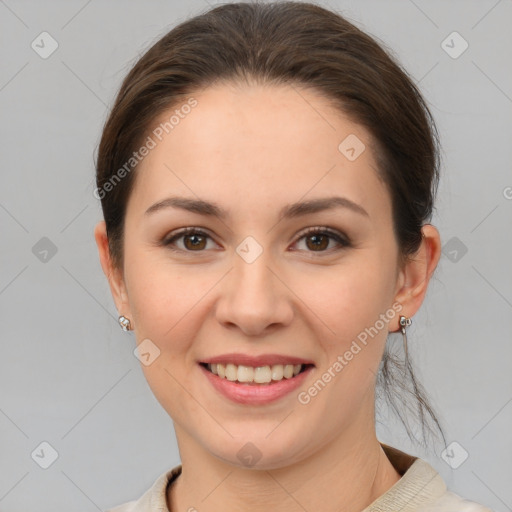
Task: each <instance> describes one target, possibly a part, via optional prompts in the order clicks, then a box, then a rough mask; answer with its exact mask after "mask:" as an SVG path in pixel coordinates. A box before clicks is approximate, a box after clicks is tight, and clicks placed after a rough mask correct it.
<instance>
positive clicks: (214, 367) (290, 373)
mask: <svg viewBox="0 0 512 512" xmlns="http://www.w3.org/2000/svg"><path fill="white" fill-rule="evenodd" d="M199 364H200V365H201V366H202V367H203V368H205V369H206V370H208V371H209V372H211V373H213V374H214V375H217V377H219V378H221V379H225V380H229V381H231V382H235V383H237V384H246V385H261V384H267V385H268V384H274V383H277V382H281V381H283V380H289V379H293V378H294V377H296V376H297V375H299V374H301V373H304V372H305V371H307V370H308V369H309V368H312V367H313V366H314V365H313V364H295V365H294V364H275V365H268V366H258V367H252V366H243V365H235V364H231V363H228V364H220V363H218V364H210V363H199Z"/></svg>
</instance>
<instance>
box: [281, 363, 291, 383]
mask: <svg viewBox="0 0 512 512" xmlns="http://www.w3.org/2000/svg"><path fill="white" fill-rule="evenodd" d="M283 375H284V378H285V379H291V378H292V377H293V364H287V365H285V367H284V372H283Z"/></svg>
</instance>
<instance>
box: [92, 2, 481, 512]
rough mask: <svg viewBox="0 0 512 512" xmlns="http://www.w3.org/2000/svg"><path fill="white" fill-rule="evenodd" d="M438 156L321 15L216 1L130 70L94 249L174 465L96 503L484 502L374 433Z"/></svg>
mask: <svg viewBox="0 0 512 512" xmlns="http://www.w3.org/2000/svg"><path fill="white" fill-rule="evenodd" d="M438 160H439V158H438V141H437V134H436V130H435V125H434V123H433V121H432V119H431V115H430V112H429V110H428V108H427V106H426V105H425V103H424V101H423V99H422V97H421V95H420V93H419V92H418V90H417V89H416V88H415V86H414V85H413V83H412V82H411V80H410V79H409V78H408V76H407V74H406V73H405V72H404V71H403V70H402V69H401V68H400V66H399V65H398V64H397V63H396V62H395V61H394V60H393V59H392V58H391V57H390V56H389V55H388V54H387V53H386V52H385V51H384V50H383V49H382V48H381V47H380V46H379V45H378V44H377V43H376V42H375V41H374V40H373V39H372V38H370V37H369V36H368V35H366V34H365V33H364V32H362V31H361V30H359V29H358V28H356V27H355V26H353V25H352V24H350V23H349V22H348V21H346V20H345V19H344V18H342V17H341V16H339V15H338V14H336V13H334V12H331V11H329V10H326V9H324V8H321V7H319V6H315V5H313V4H307V3H298V2H279V3H275V4H258V3H243V4H236V3H233V4H228V5H222V6H219V7H216V8H213V9H211V10H210V11H209V12H206V13H205V14H203V15H200V16H197V17H195V18H193V19H190V20H188V21H186V22H184V23H182V24H180V25H179V26H177V27H176V28H174V29H173V30H171V31H170V32H169V33H168V34H167V35H165V36H164V37H163V38H162V39H161V40H159V41H158V42H157V43H156V44H155V45H154V46H153V47H152V48H150V49H149V50H148V51H147V52H146V53H145V55H143V56H142V57H141V58H140V60H139V61H138V62H137V63H136V64H135V66H134V67H133V69H132V70H131V71H130V72H129V74H128V76H127V77H126V78H125V80H124V82H123V84H122V86H121V90H120V92H119V94H118V96H117V98H116V101H115V104H114V106H113V108H112V112H111V113H110V116H109V118H108V120H107V122H106V124H105V127H104V131H103V134H102V138H101V142H100V146H99V151H98V159H97V187H98V188H97V195H98V197H99V198H100V199H101V201H102V208H103V214H104V218H105V221H104V222H103V221H102V222H100V223H99V224H98V225H97V226H96V229H95V238H96V242H97V244H98V248H99V255H100V260H101V264H102V268H103V270H104V272H105V274H106V275H107V277H108V280H109V284H110V287H111V291H112V294H113V298H114V301H115V304H116V307H117V309H118V311H119V314H120V317H119V322H120V325H121V327H122V328H123V329H124V330H133V331H134V333H135V337H136V340H137V347H138V354H139V358H140V360H141V362H142V370H143V371H144V374H145V377H146V379H147V381H148V383H149V385H150V387H151V389H152V391H153V393H154V394H155V396H156V398H157V399H158V401H159V402H160V403H161V405H162V406H163V407H164V409H165V410H166V411H167V412H168V414H169V415H170V417H171V418H172V420H173V423H174V427H175V431H176V437H177V443H178V447H179V452H180V458H181V462H182V463H181V465H180V466H178V467H176V468H174V469H172V470H169V471H167V472H166V473H165V474H163V475H161V476H160V477H159V478H158V479H157V480H156V482H155V483H154V485H153V486H152V487H151V488H150V489H149V490H148V491H147V492H146V493H145V494H144V495H143V496H142V497H140V499H138V500H136V501H132V502H130V503H125V504H124V505H121V506H119V507H116V508H114V509H111V510H112V511H115V512H122V511H133V512H135V511H137V512H142V511H150V510H167V511H172V512H175V511H194V510H198V511H201V512H202V511H212V512H213V511H218V510H221V509H224V508H225V507H226V506H227V507H228V508H229V509H232V510H244V511H252V510H262V509H265V508H268V509H272V510H280V511H281V512H283V511H285V512H287V511H299V510H307V511H317V510H322V511H324V512H325V511H347V512H348V511H361V510H365V511H370V510H372V511H374V510H375V511H376V510H379V511H391V510H393V511H396V510H401V511H402V512H405V511H417V510H429V511H434V510H436V511H440V510H443V511H461V510H464V511H466V510H467V511H469V510H471V511H486V510H487V511H488V510H490V509H488V508H485V507H483V506H481V505H479V504H477V503H474V502H470V501H468V500H464V499H463V498H462V497H460V496H458V495H456V494H454V493H452V492H450V491H448V490H447V488H446V485H445V483H444V482H443V480H442V478H441V476H440V475H439V474H438V473H437V472H436V471H435V470H434V469H433V468H432V467H431V466H430V465H429V464H428V463H427V462H426V461H424V460H422V459H420V458H416V457H413V456H411V455H409V454H407V453H404V452H402V451H400V450H398V449H396V448H393V447H390V446H387V445H385V444H383V443H380V442H379V441H378V439H377V437H376V432H375V397H376V384H378V382H379V379H382V378H383V379H384V387H385V388H386V386H389V384H390V383H391V377H392V371H391V364H392V362H393V360H392V359H391V358H390V356H389V354H388V352H387V351H386V339H387V335H388V333H389V332H399V333H401V334H402V336H403V341H404V349H405V351H404V357H405V364H404V365H403V369H404V371H406V372H409V373H410V372H411V366H410V364H409V360H408V358H407V350H406V349H407V345H406V342H407V337H406V334H407V327H408V325H410V323H411V318H412V317H413V316H414V314H415V313H416V312H417V311H418V309H419V308H420V306H421V303H422V301H423V299H424V297H425V293H426V291H427V287H428V283H429V280H430V278H431V276H432V273H433V272H434V270H435V268H436V265H437V263H438V260H439V257H440V246H441V243H440V236H439V233H438V231H437V230H436V228H435V227H434V226H432V225H431V224H429V223H427V221H428V220H429V219H430V216H431V213H432V208H433V200H434V195H435V191H436V187H437V182H438V168H439V161H438ZM410 375H411V377H412V382H413V384H414V389H415V394H416V398H417V400H418V403H419V405H420V411H421V412H422V413H423V412H424V411H426V412H427V413H429V414H430V415H431V417H432V419H433V420H434V421H435V423H436V424H438V422H437V419H436V418H435V414H434V413H433V411H432V409H431V408H430V406H429V405H428V402H427V401H426V398H425V396H424V395H423V393H422V391H421V388H420V387H419V386H418V385H417V384H416V381H415V379H414V376H413V375H412V373H410ZM425 425H426V423H425V424H424V426H425ZM441 432H442V431H441ZM226 504H228V505H226Z"/></svg>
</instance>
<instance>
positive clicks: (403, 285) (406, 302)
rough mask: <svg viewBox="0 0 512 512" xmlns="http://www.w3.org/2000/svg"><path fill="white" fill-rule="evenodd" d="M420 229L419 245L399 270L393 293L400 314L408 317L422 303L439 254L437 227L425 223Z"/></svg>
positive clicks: (439, 241)
mask: <svg viewBox="0 0 512 512" xmlns="http://www.w3.org/2000/svg"><path fill="white" fill-rule="evenodd" d="M421 231H422V241H421V245H420V247H419V248H418V250H417V251H416V253H415V254H414V255H412V256H411V257H410V259H409V260H408V261H407V262H406V263H405V264H404V266H403V269H402V270H401V271H400V274H399V279H400V284H399V289H398V290H397V293H396V295H395V301H396V302H398V303H400V304H401V305H402V310H401V314H403V315H405V316H407V317H410V318H411V317H412V316H413V315H414V314H416V312H417V311H418V309H419V308H420V306H421V304H422V303H423V300H424V298H425V294H426V293H427V288H428V284H429V282H430V278H431V276H432V274H433V272H434V270H435V269H436V266H437V264H438V262H439V258H440V256H441V239H440V236H439V232H438V231H437V229H436V228H435V227H434V226H432V225H431V224H425V225H424V226H423V227H422V230H421ZM397 329H398V324H397Z"/></svg>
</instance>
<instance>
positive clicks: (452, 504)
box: [418, 490, 493, 512]
mask: <svg viewBox="0 0 512 512" xmlns="http://www.w3.org/2000/svg"><path fill="white" fill-rule="evenodd" d="M418 512H493V510H492V509H490V508H488V507H486V506H484V505H481V504H480V503H476V502H475V501H470V500H467V499H465V498H463V497H462V496H459V495H458V494H456V493H454V492H452V491H448V490H447V491H445V492H444V493H443V494H441V496H439V497H438V498H437V499H436V500H435V501H434V502H432V503H428V504H426V505H423V506H422V507H420V508H418Z"/></svg>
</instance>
